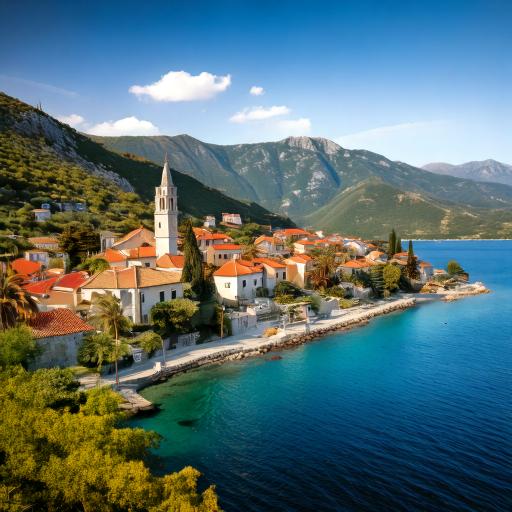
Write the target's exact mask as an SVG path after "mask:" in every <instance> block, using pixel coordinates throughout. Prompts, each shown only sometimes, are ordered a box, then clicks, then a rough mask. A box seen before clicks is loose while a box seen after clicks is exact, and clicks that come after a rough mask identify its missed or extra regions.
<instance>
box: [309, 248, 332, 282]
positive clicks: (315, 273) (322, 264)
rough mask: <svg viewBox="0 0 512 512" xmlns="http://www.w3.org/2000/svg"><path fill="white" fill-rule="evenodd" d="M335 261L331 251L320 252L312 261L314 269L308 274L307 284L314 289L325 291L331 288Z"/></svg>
mask: <svg viewBox="0 0 512 512" xmlns="http://www.w3.org/2000/svg"><path fill="white" fill-rule="evenodd" d="M335 270H336V261H335V258H334V252H333V251H332V250H325V251H322V252H320V254H319V255H318V256H316V257H315V260H314V268H313V270H312V271H311V272H310V274H309V282H310V284H311V285H312V286H313V288H315V289H326V288H329V287H330V286H332V284H333V276H334V271H335Z"/></svg>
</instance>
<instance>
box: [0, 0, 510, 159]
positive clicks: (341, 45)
mask: <svg viewBox="0 0 512 512" xmlns="http://www.w3.org/2000/svg"><path fill="white" fill-rule="evenodd" d="M511 25H512V2H510V1H505V0H504V1H480V2H478V1H472V0H467V1H450V0H444V1H423V2H420V1H399V0H395V1H391V0H390V1H386V0H380V1H374V2H373V1H365V0H359V1H356V0H354V1H343V0H339V1H333V2H324V1H321V0H317V1H314V2H313V1H302V0H295V1H293V2H287V1H276V0H274V1H265V0H261V1H258V2H254V1H247V2H244V1H242V0H233V1H218V2H215V1H210V2H200V1H190V0H189V1H181V2H176V1H167V2H159V1H156V0H152V1H148V2H140V1H136V2H132V1H129V0H125V1H122V2H121V1H101V2H95V1H93V0H90V1H87V2H82V1H76V0H75V1H73V2H69V1H60V2H57V1H51V0H45V1H44V2H40V1H37V2H36V1H23V0H17V1H16V2H5V1H4V2H1V4H0V90H3V91H5V92H7V93H8V94H12V95H14V96H16V97H19V98H20V99H22V100H25V101H27V102H29V103H32V104H35V103H37V102H39V101H41V102H42V105H43V108H44V109H45V110H46V111H47V112H49V113H50V114H52V115H55V116H58V117H60V118H62V119H65V120H67V121H68V122H70V123H71V124H73V125H74V126H75V127H76V128H77V129H79V130H82V131H88V132H93V133H99V134H113V135H115V134H156V133H158V134H165V135H176V134H179V133H188V134H190V135H192V136H194V137H197V138H199V139H201V140H204V141H207V142H214V143H219V144H236V143H241V142H256V141H268V140H278V139H281V138H284V137H285V136H287V135H312V136H322V137H327V138H329V139H332V140H335V141H337V142H338V143H340V144H341V145H343V146H344V147H349V148H365V149H369V150H372V151H376V152H378V153H382V154H384V155H386V156H387V157H389V158H392V159H395V160H402V161H406V162H409V163H412V164H415V165H422V164H425V163H427V162H431V161H448V162H451V163H461V162H464V161H468V160H480V159H485V158H495V159H497V160H501V161H504V162H509V163H512V122H511V120H512V92H511V91H512V87H511V84H512V30H511V29H510V27H511ZM252 87H256V88H262V90H260V89H253V94H251V93H250V90H251V88H252ZM254 93H255V94H254ZM258 93H259V94H258Z"/></svg>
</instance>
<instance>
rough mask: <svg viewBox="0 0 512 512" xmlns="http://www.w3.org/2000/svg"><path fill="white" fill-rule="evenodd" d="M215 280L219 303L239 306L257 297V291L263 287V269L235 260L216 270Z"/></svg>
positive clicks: (250, 263)
mask: <svg viewBox="0 0 512 512" xmlns="http://www.w3.org/2000/svg"><path fill="white" fill-rule="evenodd" d="M213 279H214V281H215V288H216V290H217V297H218V299H219V301H220V302H222V303H223V304H228V305H238V304H240V303H243V302H250V301H252V300H253V299H254V298H255V297H256V290H257V289H258V288H261V287H263V268H262V266H261V265H258V264H253V263H252V262H248V261H245V260H239V259H234V260H231V261H229V262H228V263H225V264H224V265H222V267H220V268H219V269H218V270H216V271H215V272H214V274H213Z"/></svg>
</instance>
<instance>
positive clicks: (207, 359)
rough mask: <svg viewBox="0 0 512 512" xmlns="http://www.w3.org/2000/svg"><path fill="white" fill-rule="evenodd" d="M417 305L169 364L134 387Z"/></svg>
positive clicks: (398, 305) (393, 306) (405, 302)
mask: <svg viewBox="0 0 512 512" xmlns="http://www.w3.org/2000/svg"><path fill="white" fill-rule="evenodd" d="M415 304H416V300H415V299H414V298H411V299H401V300H398V301H394V302H392V303H390V304H385V305H383V306H377V307H375V308H372V309H370V310H368V311H364V312H361V313H359V314H356V315H353V316H351V317H349V318H341V319H340V320H339V321H338V322H335V323H333V324H332V325H329V326H326V327H315V325H314V324H312V325H311V326H310V330H309V332H302V333H300V334H298V333H290V334H287V335H283V333H282V332H281V333H279V334H277V335H275V336H272V337H270V338H261V342H260V343H259V344H258V346H257V347H255V348H252V347H251V348H243V347H240V346H237V347H233V348H230V349H226V350H219V351H218V352H215V353H213V354H209V355H206V356H203V357H200V356H199V357H197V358H196V359H194V360H193V361H188V362H186V363H182V364H172V363H171V364H169V363H168V366H167V367H165V368H162V369H161V371H160V372H159V373H158V374H154V375H152V376H151V377H149V378H144V379H140V380H139V381H133V382H132V385H134V387H136V389H138V390H140V389H142V388H144V387H147V386H150V385H152V384H155V383H157V382H160V381H165V380H167V379H168V378H170V377H172V376H174V375H177V374H179V373H183V372H186V371H189V370H193V369H196V368H200V367H202V366H205V365H209V364H216V363H221V362H224V361H235V360H241V359H245V358H247V357H254V356H260V355H262V354H266V353H267V352H270V351H272V350H276V349H277V350H281V349H285V348H291V347H295V346H298V345H302V344H303V343H308V342H310V341H314V340H316V339H318V338H320V337H322V336H327V335H329V334H332V333H334V332H338V331H343V330H348V329H351V328H353V327H357V326H360V325H365V324H367V323H368V322H369V321H370V320H371V319H372V318H374V317H377V316H381V315H385V314H388V313H392V312H394V311H400V310H404V309H408V308H410V307H412V306H414V305H415Z"/></svg>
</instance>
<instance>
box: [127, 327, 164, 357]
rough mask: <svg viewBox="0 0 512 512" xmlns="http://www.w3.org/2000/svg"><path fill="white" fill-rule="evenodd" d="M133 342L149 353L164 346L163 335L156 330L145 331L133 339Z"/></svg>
mask: <svg viewBox="0 0 512 512" xmlns="http://www.w3.org/2000/svg"><path fill="white" fill-rule="evenodd" d="M132 344H136V345H138V346H139V347H140V348H141V349H142V350H144V352H146V353H147V354H152V353H153V352H154V351H155V350H158V349H159V348H162V337H161V336H160V335H159V334H158V333H156V332H154V331H145V332H143V333H142V334H139V335H138V336H137V337H136V338H134V339H133V340H132Z"/></svg>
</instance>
